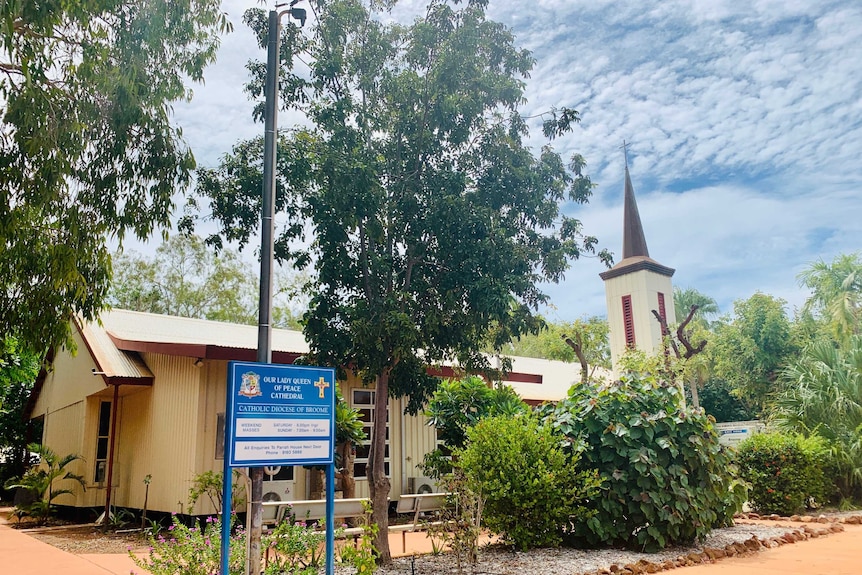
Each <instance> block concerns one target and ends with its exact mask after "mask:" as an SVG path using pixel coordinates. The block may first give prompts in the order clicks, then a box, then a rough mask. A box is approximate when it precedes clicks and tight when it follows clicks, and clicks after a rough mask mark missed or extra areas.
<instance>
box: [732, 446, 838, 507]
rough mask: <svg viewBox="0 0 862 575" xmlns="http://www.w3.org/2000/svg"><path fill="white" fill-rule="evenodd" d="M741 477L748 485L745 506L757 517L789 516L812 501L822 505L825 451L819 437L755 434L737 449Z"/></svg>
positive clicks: (826, 491)
mask: <svg viewBox="0 0 862 575" xmlns="http://www.w3.org/2000/svg"><path fill="white" fill-rule="evenodd" d="M737 461H738V463H739V468H740V472H741V473H742V477H743V478H744V479H745V480H746V481H748V482H749V483H750V484H751V490H750V492H749V502H750V503H751V506H752V507H753V508H754V509H755V510H756V511H758V512H760V513H777V514H779V515H784V516H787V515H793V514H795V513H798V512H801V511H802V510H803V509H804V508H805V504H806V501H808V499H809V498H811V497H813V498H814V499H815V500H817V501H821V502H822V501H825V500H826V497H827V496H828V495H829V493H830V491H831V489H830V487H831V486H830V481H829V478H828V477H827V476H826V474H825V473H824V469H825V468H826V467H827V464H828V461H829V447H828V443H827V442H826V440H824V439H823V438H822V437H818V436H816V435H813V436H811V437H807V438H806V437H803V436H802V435H785V434H781V433H758V434H756V435H753V436H752V437H749V438H748V439H746V440H745V441H743V442H742V443H740V444H739V445H738V446H737Z"/></svg>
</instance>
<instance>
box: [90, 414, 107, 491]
mask: <svg viewBox="0 0 862 575" xmlns="http://www.w3.org/2000/svg"><path fill="white" fill-rule="evenodd" d="M110 441H111V402H110V401H103V402H101V403H100V404H99V430H98V434H97V435H96V470H95V473H94V476H93V480H94V481H95V482H96V483H104V482H105V477H106V475H107V471H108V446H109V443H110Z"/></svg>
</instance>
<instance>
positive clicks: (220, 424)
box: [215, 412, 224, 459]
mask: <svg viewBox="0 0 862 575" xmlns="http://www.w3.org/2000/svg"><path fill="white" fill-rule="evenodd" d="M215 432H216V436H215V458H216V459H224V412H221V413H216V428H215Z"/></svg>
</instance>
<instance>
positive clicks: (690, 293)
mask: <svg viewBox="0 0 862 575" xmlns="http://www.w3.org/2000/svg"><path fill="white" fill-rule="evenodd" d="M693 305H696V306H697V311H696V312H695V315H694V317H693V318H692V321H693V322H697V323H701V324H703V325H704V326H706V327H709V318H710V317H712V316H715V315H717V314H718V311H719V310H718V304H717V303H716V302H715V300H714V299H713V298H711V297H709V296H708V295H705V294H702V293H700V292H699V291H697V290H696V289H694V288H685V289H683V288H681V287H674V288H673V307H674V313H675V314H676V321H677V323H680V322H682V321H683V320H684V319H685V318H686V317H687V316H688V314H689V313H690V312H691V306H693Z"/></svg>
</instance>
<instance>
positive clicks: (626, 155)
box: [620, 140, 631, 169]
mask: <svg viewBox="0 0 862 575" xmlns="http://www.w3.org/2000/svg"><path fill="white" fill-rule="evenodd" d="M629 146H631V144H628V143H626V141H625V140H623V145H622V146H620V149H621V150H622V151H623V158H625V160H626V169H628V167H629Z"/></svg>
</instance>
